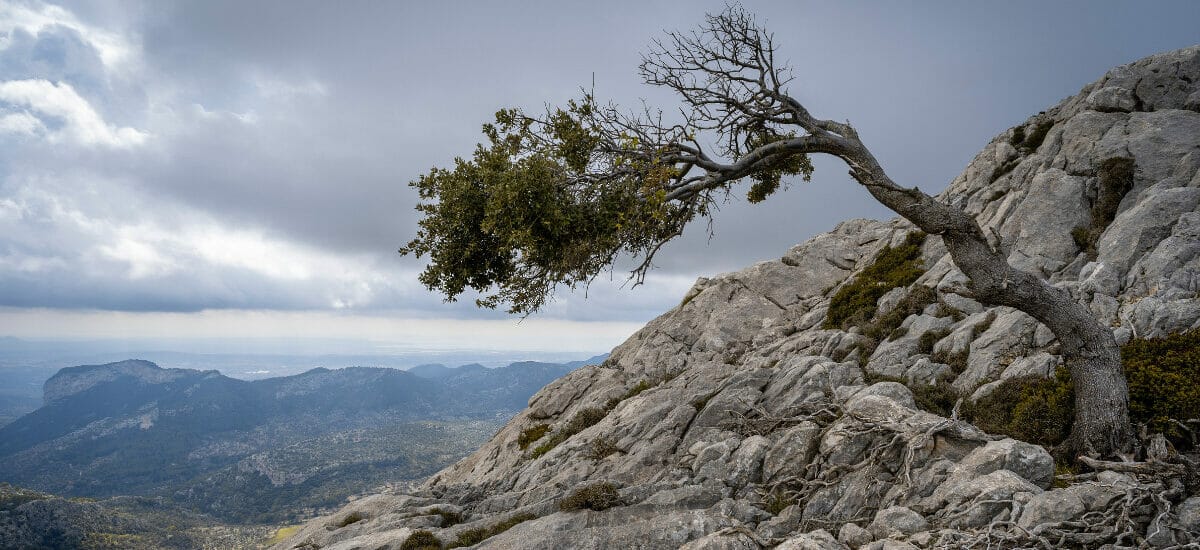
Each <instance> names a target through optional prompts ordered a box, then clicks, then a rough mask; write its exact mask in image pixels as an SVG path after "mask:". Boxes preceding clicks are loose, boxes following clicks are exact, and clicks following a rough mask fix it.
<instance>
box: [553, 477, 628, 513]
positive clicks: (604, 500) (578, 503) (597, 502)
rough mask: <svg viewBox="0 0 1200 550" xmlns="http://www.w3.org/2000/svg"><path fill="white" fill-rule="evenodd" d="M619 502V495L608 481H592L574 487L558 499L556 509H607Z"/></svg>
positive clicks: (566, 510) (567, 510)
mask: <svg viewBox="0 0 1200 550" xmlns="http://www.w3.org/2000/svg"><path fill="white" fill-rule="evenodd" d="M619 504H621V495H620V494H619V493H618V492H617V488H616V487H615V486H614V485H613V484H612V483H608V482H601V483H593V484H591V485H587V486H584V487H581V488H579V489H576V490H575V492H573V493H571V494H570V495H567V496H566V497H564V498H563V499H562V500H560V501H558V509H559V510H562V511H564V512H569V511H572V510H583V509H588V510H607V509H609V508H612V507H613V506H617V505H619Z"/></svg>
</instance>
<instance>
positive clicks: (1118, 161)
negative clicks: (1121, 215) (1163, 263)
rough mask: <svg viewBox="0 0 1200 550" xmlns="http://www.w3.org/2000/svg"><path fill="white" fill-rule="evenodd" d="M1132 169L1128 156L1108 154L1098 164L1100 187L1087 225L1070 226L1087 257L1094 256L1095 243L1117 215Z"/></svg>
mask: <svg viewBox="0 0 1200 550" xmlns="http://www.w3.org/2000/svg"><path fill="white" fill-rule="evenodd" d="M1133 172H1134V161H1133V159H1131V158H1128V157H1112V158H1109V159H1105V160H1104V162H1101V163H1100V169H1099V170H1098V171H1097V175H1098V176H1099V178H1100V189H1099V190H1098V191H1097V193H1096V202H1094V203H1092V211H1091V219H1092V221H1091V223H1090V224H1088V225H1087V226H1082V225H1081V226H1077V227H1075V228H1073V229H1071V238H1072V239H1074V241H1075V245H1076V246H1078V247H1079V248H1081V249H1083V250H1084V252H1087V255H1088V258H1091V259H1095V258H1096V252H1097V251H1096V243H1097V242H1098V241H1099V240H1100V236H1101V235H1103V234H1104V230H1106V229H1108V226H1109V225H1110V224H1112V221H1113V219H1115V218H1116V217H1117V209H1118V208H1120V207H1121V200H1122V199H1124V198H1125V195H1126V194H1127V193H1129V190H1130V189H1133Z"/></svg>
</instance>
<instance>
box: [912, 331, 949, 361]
mask: <svg viewBox="0 0 1200 550" xmlns="http://www.w3.org/2000/svg"><path fill="white" fill-rule="evenodd" d="M949 335H950V329H948V328H944V329H936V330H930V331H927V332H925V333H924V334H922V335H921V337H920V338H918V339H917V353H924V354H926V355H928V354H930V353H933V346H935V345H936V344H937V343H938V341H939V340H941V339H942V338H945V337H947V336H949Z"/></svg>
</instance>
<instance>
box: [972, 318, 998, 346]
mask: <svg viewBox="0 0 1200 550" xmlns="http://www.w3.org/2000/svg"><path fill="white" fill-rule="evenodd" d="M994 322H996V312H995V311H989V312H988V314H987V315H986V316H984V318H983V320H982V321H980V322H978V323H975V326H973V327H971V340H974V339H976V338H979V335H980V334H983V333H985V332H987V330H988V329H989V328H992V323H994Z"/></svg>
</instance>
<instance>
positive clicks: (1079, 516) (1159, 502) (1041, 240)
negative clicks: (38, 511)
mask: <svg viewBox="0 0 1200 550" xmlns="http://www.w3.org/2000/svg"><path fill="white" fill-rule="evenodd" d="M1198 82H1200V47H1191V48H1186V49H1183V50H1178V51H1174V52H1168V53H1164V54H1160V55H1156V56H1152V57H1149V58H1146V59H1143V60H1140V61H1137V62H1135V63H1132V64H1129V65H1125V66H1121V67H1117V68H1115V69H1113V70H1111V71H1109V72H1108V74H1106V75H1105V76H1104V77H1103V78H1101V79H1100V80H1099V81H1097V82H1094V83H1092V84H1089V85H1087V86H1085V87H1084V88H1083V89H1082V90H1081V92H1080V93H1079V94H1077V95H1075V96H1073V97H1070V98H1068V99H1066V100H1064V101H1062V102H1061V103H1059V104H1058V105H1056V106H1054V107H1053V108H1051V109H1049V110H1047V111H1045V112H1043V113H1039V114H1038V115H1035V116H1033V117H1031V118H1030V119H1029V120H1027V121H1026V122H1025V123H1024V124H1022V125H1020V126H1018V127H1015V128H1013V129H1010V130H1008V131H1006V132H1005V133H1003V134H1001V135H1000V136H997V137H996V138H995V139H993V140H992V141H991V142H990V143H989V144H988V145H987V146H986V147H985V148H984V149H983V151H982V152H980V153H979V154H978V155H977V156H976V157H975V159H974V160H973V161H972V162H971V163H970V165H969V166H967V168H966V170H965V171H964V172H963V173H962V174H961V175H960V176H958V177H957V178H955V180H954V181H953V182H952V183H951V184H950V186H949V187H948V188H947V189H946V191H945V192H944V193H943V194H942V195H941V200H944V201H947V202H950V203H952V204H956V205H959V206H961V207H962V208H965V209H966V210H968V211H969V212H971V213H972V214H973V215H975V216H976V218H977V219H978V220H979V222H980V224H981V225H982V226H983V228H984V230H985V231H987V232H989V233H991V234H992V235H993V236H994V237H995V239H996V241H997V246H1001V247H1004V248H1005V249H1007V250H1008V251H1009V261H1010V262H1011V263H1013V264H1014V265H1016V266H1018V267H1020V268H1023V269H1026V270H1030V271H1033V272H1036V273H1041V274H1043V275H1044V276H1045V277H1046V278H1047V279H1048V280H1050V281H1051V282H1053V283H1054V284H1056V285H1059V286H1061V287H1063V288H1066V289H1068V290H1070V291H1071V292H1072V293H1073V294H1074V295H1075V296H1076V297H1077V298H1078V299H1079V300H1081V301H1083V302H1084V303H1087V304H1088V305H1089V306H1090V307H1091V309H1092V310H1093V311H1094V312H1095V314H1096V315H1097V317H1098V318H1099V319H1101V320H1102V321H1103V322H1105V323H1108V324H1109V325H1111V326H1112V327H1113V330H1114V334H1115V335H1116V336H1117V338H1118V341H1120V342H1124V341H1128V340H1129V339H1130V338H1134V337H1138V338H1147V337H1157V336H1164V335H1167V334H1171V333H1176V332H1180V331H1184V330H1188V329H1191V328H1196V327H1198V326H1200V299H1197V291H1200V210H1198V209H1197V206H1198V205H1200V85H1198ZM1123 158H1126V159H1132V160H1133V165H1132V166H1133V172H1132V175H1131V179H1130V181H1128V182H1127V183H1128V185H1127V186H1126V188H1124V189H1122V190H1121V192H1122V194H1121V195H1118V196H1117V200H1118V201H1119V207H1116V208H1115V211H1114V212H1111V213H1110V214H1112V215H1113V216H1112V220H1111V223H1109V224H1107V225H1105V224H1096V223H1094V222H1096V218H1097V217H1098V216H1100V215H1101V214H1098V212H1099V211H1100V210H1102V209H1098V207H1097V206H1096V204H1097V203H1102V202H1104V200H1106V199H1105V198H1104V195H1105V193H1107V192H1108V190H1107V188H1106V184H1104V182H1103V180H1104V178H1105V175H1104V174H1103V173H1102V172H1103V170H1104V166H1105V164H1106V163H1108V162H1110V161H1111V159H1123ZM1114 206H1116V205H1114ZM1087 227H1093V228H1097V227H1098V229H1095V230H1094V231H1093V233H1092V234H1088V233H1087V231H1086V228H1087ZM1079 228H1085V229H1084V230H1081V229H1079ZM911 231H912V227H911V226H910V225H909V224H908V223H907V222H905V221H903V220H899V219H893V220H889V221H873V220H852V221H847V222H844V223H842V224H840V225H839V226H838V227H837V228H836V229H834V230H833V231H832V232H829V233H826V234H823V235H818V236H816V237H814V238H813V239H811V240H809V241H808V242H806V243H803V244H801V245H798V246H796V247H794V248H792V249H791V250H789V251H788V252H787V253H786V254H785V255H784V256H783V257H782V258H780V259H778V260H773V261H767V262H762V263H759V264H756V265H754V266H751V267H749V268H747V269H744V270H742V271H739V272H735V273H729V274H724V275H720V276H716V277H712V278H709V279H700V280H699V281H697V283H696V285H695V286H694V287H693V288H692V290H691V291H689V292H688V293H687V295H686V296H685V297H684V298H683V300H682V303H681V304H680V305H679V306H678V307H676V308H674V309H672V310H671V311H668V312H667V313H665V314H663V315H662V316H660V317H659V318H657V319H655V320H653V321H651V322H650V323H649V324H647V325H646V326H645V327H644V328H643V329H642V330H640V331H639V332H638V333H636V334H635V335H634V336H632V337H631V338H630V339H629V340H628V341H626V342H625V343H623V344H621V345H620V346H618V347H617V348H616V349H614V350H613V352H612V355H611V356H610V357H609V358H608V360H606V361H604V363H603V364H600V365H594V366H588V367H584V368H582V369H579V370H577V371H575V372H573V373H571V374H570V375H568V376H565V377H563V378H562V379H559V380H557V381H555V382H553V383H551V384H550V385H548V386H547V387H545V388H544V389H542V390H541V391H540V392H538V393H537V394H536V395H535V396H534V397H533V398H532V399H530V401H529V407H528V408H527V409H525V410H524V411H523V412H521V413H520V414H518V415H517V416H516V417H514V418H513V419H512V420H511V421H510V422H509V423H508V424H507V425H506V426H505V427H504V428H503V429H502V430H501V431H500V432H499V433H497V434H496V435H495V436H494V437H493V438H492V440H491V441H489V442H488V443H487V444H485V445H484V446H483V447H482V448H480V449H479V450H478V451H476V452H475V453H474V454H472V455H471V456H469V457H467V458H466V459H463V460H462V461H460V462H458V463H457V464H455V465H453V466H451V467H449V468H447V469H445V470H443V471H442V472H440V473H438V474H437V475H435V476H433V477H432V478H430V479H429V480H428V481H427V482H426V483H425V484H424V485H423V486H421V487H420V488H418V489H417V490H415V491H411V492H410V493H411V494H377V495H372V496H370V497H366V498H363V499H360V500H357V501H354V502H352V503H350V504H349V505H347V506H346V507H344V508H343V509H342V510H340V511H339V512H337V513H336V514H334V515H331V516H327V517H323V518H317V519H315V520H312V521H310V522H309V523H307V524H306V525H305V526H304V527H303V528H302V529H301V530H299V532H297V533H296V534H295V535H293V536H292V537H291V538H289V539H287V540H285V541H283V542H282V543H280V544H278V545H276V546H275V548H280V549H293V548H308V549H314V548H327V549H339V550H348V549H351V548H363V549H367V548H370V549H376V548H399V547H400V546H401V544H403V543H404V542H405V541H406V540H407V539H408V538H409V537H410V536H412V535H413V533H414V532H417V530H428V531H429V532H431V533H432V534H433V535H434V536H436V537H437V538H439V539H440V540H441V541H442V542H444V543H447V544H449V543H458V544H462V545H477V546H473V547H478V548H597V549H599V548H688V549H692V550H696V549H701V548H703V549H742V548H746V549H756V548H769V547H774V548H780V549H789V550H795V549H810V548H811V549H819V548H822V549H823V548H870V549H882V548H886V549H897V548H913V547H919V548H927V547H928V548H961V547H966V546H969V545H972V544H982V545H985V546H986V545H991V546H993V547H994V546H1002V547H1047V548H1048V547H1058V546H1070V545H1075V546H1082V547H1098V546H1102V545H1109V547H1114V548H1115V547H1127V546H1132V547H1136V546H1139V545H1142V546H1149V547H1170V546H1173V545H1175V546H1179V545H1187V544H1200V496H1197V495H1195V494H1192V495H1190V496H1189V495H1188V494H1186V493H1185V492H1184V491H1183V490H1182V489H1180V488H1179V487H1167V486H1163V485H1159V486H1157V487H1156V486H1153V485H1147V483H1146V482H1145V480H1139V479H1138V478H1137V476H1135V475H1133V474H1129V473H1117V472H1100V473H1098V474H1095V475H1091V476H1084V477H1082V478H1080V479H1078V480H1076V481H1077V482H1075V483H1073V484H1070V485H1069V486H1065V487H1052V484H1053V482H1054V479H1055V465H1054V461H1053V459H1052V458H1051V456H1050V455H1049V454H1048V453H1047V452H1046V450H1045V449H1043V448H1042V447H1040V446H1037V445H1032V444H1029V443H1025V442H1021V441H1016V440H1013V439H1008V438H1003V437H999V436H994V435H989V434H986V433H984V432H982V431H980V430H979V429H977V428H975V427H974V426H972V425H970V424H968V423H966V422H962V421H959V420H956V419H952V418H945V417H942V416H938V415H936V414H932V413H929V412H925V411H922V410H919V409H918V407H917V406H916V402H915V399H914V396H913V392H912V391H911V390H910V389H909V386H916V385H921V384H929V383H931V382H936V381H939V380H943V381H947V382H949V383H950V384H951V385H952V386H953V388H954V389H956V390H957V391H959V392H964V393H966V394H974V396H975V397H979V396H982V395H984V394H986V393H987V391H988V390H989V386H990V387H995V384H994V382H995V381H999V380H1003V379H1007V378H1011V377H1014V376H1023V375H1029V374H1040V375H1043V376H1049V375H1051V374H1052V373H1053V371H1054V369H1055V367H1056V366H1057V365H1059V364H1061V357H1060V356H1059V355H1058V353H1057V352H1058V349H1057V343H1056V341H1055V339H1054V337H1053V335H1052V334H1051V333H1050V332H1049V331H1048V330H1047V329H1046V328H1045V327H1042V326H1040V324H1039V323H1037V322H1036V321H1035V320H1034V319H1032V318H1030V317H1029V316H1027V315H1025V314H1023V313H1021V312H1019V311H1015V310H1012V309H1008V308H990V309H989V308H985V307H983V306H982V305H980V304H978V303H976V302H974V301H972V300H970V299H967V298H964V297H962V296H958V295H955V294H952V293H949V292H945V290H946V289H949V288H952V287H954V286H956V285H959V284H961V283H962V282H963V281H964V276H963V275H962V273H961V272H959V271H958V270H957V269H956V268H955V267H954V264H953V262H952V261H951V259H950V257H949V256H948V255H947V254H946V250H945V247H944V245H943V244H942V243H941V241H940V239H938V238H937V237H935V236H931V237H929V238H928V239H926V240H925V241H924V244H923V245H922V248H921V263H923V265H924V268H925V271H924V273H923V274H922V275H921V276H920V278H919V279H917V281H916V282H915V283H914V284H912V285H910V286H908V287H906V288H899V289H896V290H893V291H891V292H889V293H887V294H885V295H884V296H883V297H882V298H880V299H879V306H880V311H885V312H886V311H887V310H889V309H893V308H896V307H898V305H899V304H901V303H902V302H903V301H904V299H905V298H906V296H908V295H910V294H912V293H913V292H914V291H916V289H918V288H919V287H921V286H928V287H933V288H935V289H938V290H939V292H938V293H937V299H938V303H931V304H929V305H928V306H927V307H924V309H923V310H920V311H918V312H916V313H914V314H911V315H908V316H907V317H906V318H904V320H903V323H902V324H901V325H900V327H899V329H898V330H896V331H894V332H893V334H892V335H891V336H892V337H891V338H889V339H884V340H883V341H882V342H881V343H879V345H878V346H877V347H873V348H872V345H871V343H870V342H869V340H870V338H869V337H868V336H866V335H864V334H863V333H862V331H861V330H860V329H858V328H851V329H848V330H842V329H840V328H839V329H828V328H823V327H824V321H825V319H826V318H827V313H828V311H829V306H830V298H831V296H833V295H834V293H835V292H836V291H837V289H838V288H839V287H841V286H842V285H845V284H847V283H848V281H851V280H852V278H853V277H854V276H855V275H856V274H858V273H860V272H861V271H862V270H863V269H864V268H865V267H867V266H868V265H870V264H871V263H872V261H873V259H874V258H876V256H877V255H878V254H879V253H880V251H881V250H883V249H884V247H885V246H899V245H900V244H901V243H903V242H904V241H905V239H906V238H907V237H908V235H909V234H910V232H911ZM922 340H925V342H924V343H923V342H922ZM930 341H932V346H928V343H929V342H930ZM964 356H965V361H964V362H962V364H960V365H957V366H954V365H951V364H949V363H948V362H940V361H939V360H940V359H945V358H947V357H964ZM880 377H891V378H894V379H903V380H905V381H906V383H907V386H906V384H901V383H898V382H894V381H884V382H877V383H874V384H869V383H868V380H877V379H879V378H880ZM538 436H540V437H538ZM551 443H556V444H551ZM566 502H571V503H573V504H572V505H570V506H567V505H565V503H566ZM576 508H581V509H576ZM457 520H461V522H458V521H457ZM505 529H506V530H505Z"/></svg>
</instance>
